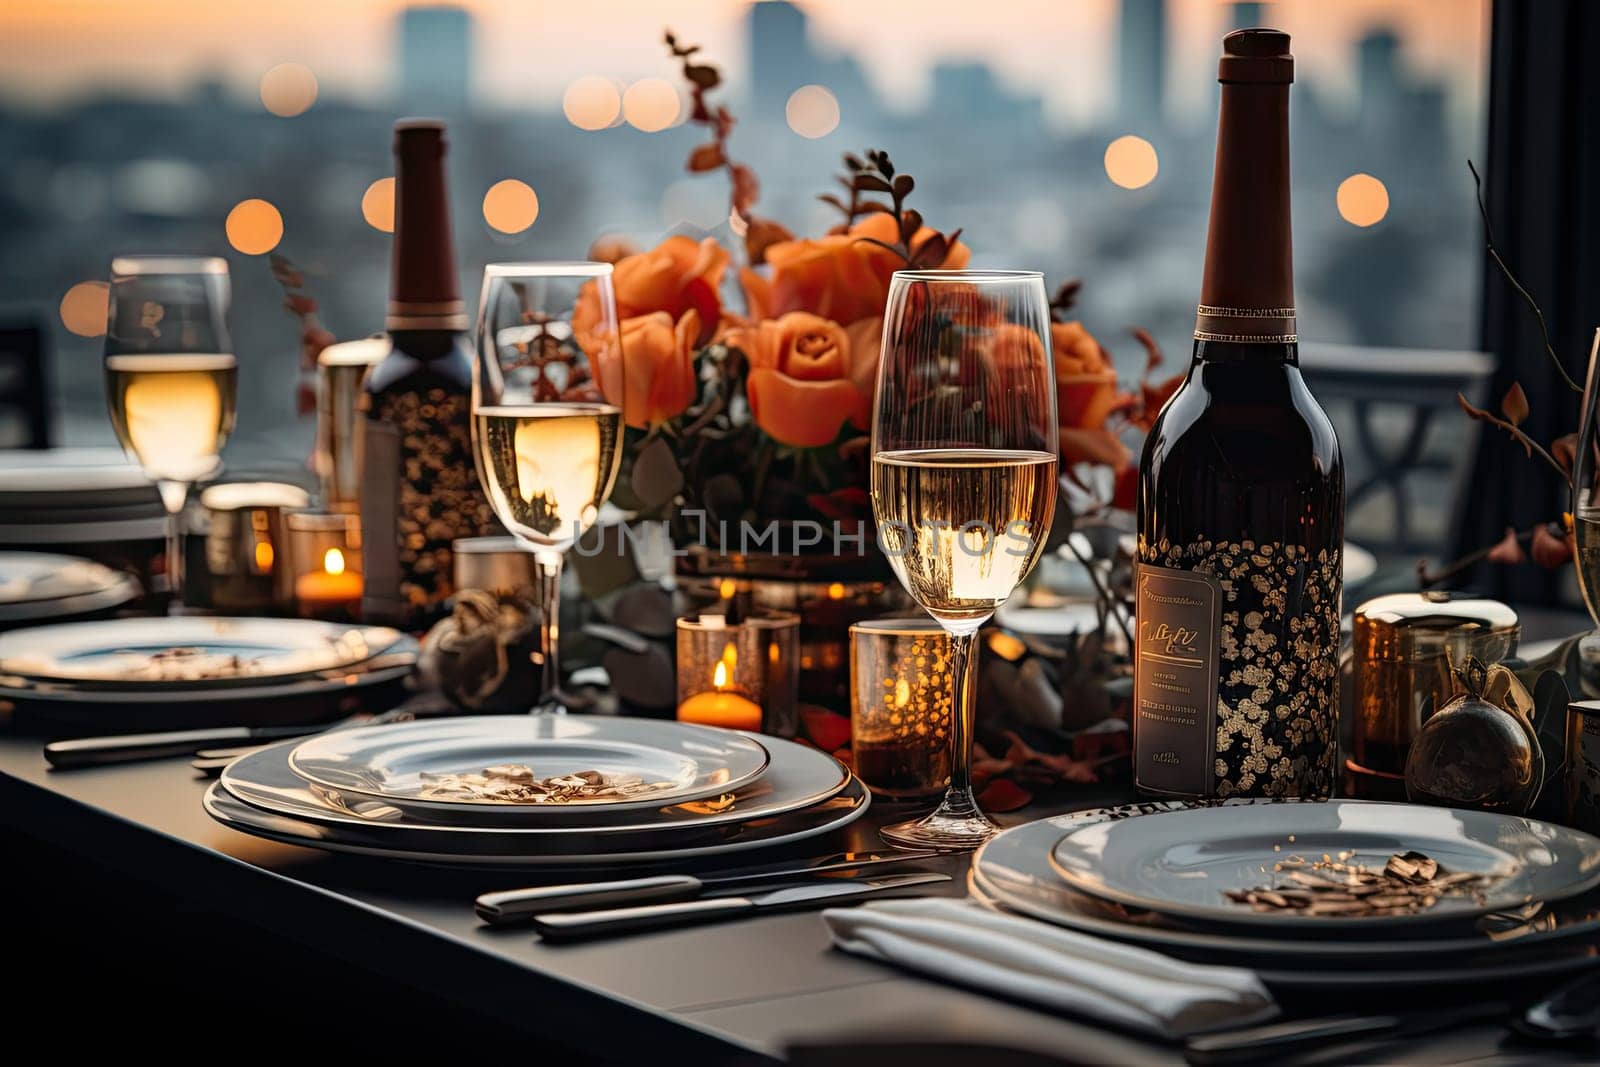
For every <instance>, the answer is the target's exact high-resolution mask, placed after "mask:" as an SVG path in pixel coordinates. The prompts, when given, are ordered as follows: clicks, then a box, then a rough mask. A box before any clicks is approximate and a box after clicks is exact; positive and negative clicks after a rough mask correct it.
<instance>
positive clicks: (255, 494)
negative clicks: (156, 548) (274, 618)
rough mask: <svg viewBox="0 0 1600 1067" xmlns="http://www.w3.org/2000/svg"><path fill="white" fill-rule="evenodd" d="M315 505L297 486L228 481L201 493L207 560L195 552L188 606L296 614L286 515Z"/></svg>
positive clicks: (228, 610) (259, 612)
mask: <svg viewBox="0 0 1600 1067" xmlns="http://www.w3.org/2000/svg"><path fill="white" fill-rule="evenodd" d="M310 502H311V498H310V496H309V494H307V493H306V491H305V490H304V489H301V488H300V487H299V486H297V485H289V484H286V483H283V482H223V483H220V484H217V485H212V486H208V487H206V489H205V490H204V491H202V492H201V494H200V511H201V520H200V521H201V522H202V523H203V524H204V528H205V538H204V540H203V542H202V543H203V546H204V549H203V550H204V558H203V559H196V558H195V557H194V555H193V552H194V550H193V549H190V553H191V554H190V559H189V570H188V573H189V602H190V604H192V605H194V606H195V607H202V608H207V609H209V610H211V611H215V612H218V613H222V614H245V615H272V614H280V613H284V614H286V613H288V612H290V611H292V610H294V586H293V582H292V580H291V576H290V573H289V572H290V566H289V562H288V556H289V550H288V530H287V526H286V524H285V520H286V517H287V516H288V515H289V514H290V513H292V512H294V511H296V510H298V509H301V508H304V507H305V506H306V505H307V504H309V503H310Z"/></svg>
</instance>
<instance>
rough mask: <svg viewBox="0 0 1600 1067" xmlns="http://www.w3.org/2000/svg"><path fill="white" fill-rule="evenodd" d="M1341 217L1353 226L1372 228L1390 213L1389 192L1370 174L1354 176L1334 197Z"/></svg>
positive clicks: (1345, 181)
mask: <svg viewBox="0 0 1600 1067" xmlns="http://www.w3.org/2000/svg"><path fill="white" fill-rule="evenodd" d="M1334 200H1335V202H1337V203H1338V205H1339V215H1340V217H1341V218H1343V219H1344V221H1346V222H1348V223H1349V224H1350V225H1352V226H1371V225H1373V224H1374V223H1377V222H1381V221H1382V220H1383V217H1384V216H1385V215H1387V214H1388V213H1389V190H1388V187H1387V186H1385V185H1384V184H1383V183H1382V182H1381V181H1379V180H1378V179H1376V178H1374V177H1373V176H1372V175H1370V174H1352V175H1350V177H1348V178H1346V179H1345V180H1344V181H1342V182H1340V183H1339V191H1338V193H1337V194H1335V196H1334Z"/></svg>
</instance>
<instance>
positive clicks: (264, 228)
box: [226, 200, 283, 256]
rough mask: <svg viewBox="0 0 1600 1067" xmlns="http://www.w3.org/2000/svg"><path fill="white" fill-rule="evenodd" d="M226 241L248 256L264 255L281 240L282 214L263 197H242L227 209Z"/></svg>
mask: <svg viewBox="0 0 1600 1067" xmlns="http://www.w3.org/2000/svg"><path fill="white" fill-rule="evenodd" d="M226 227H227V231H228V243H229V244H231V245H232V246H233V247H234V248H235V249H236V250H237V251H240V252H243V253H244V254H245V255H247V256H264V255H266V254H267V253H268V252H270V251H272V250H273V249H274V248H277V247H278V242H279V241H281V240H283V216H282V215H280V214H279V213H278V209H277V208H275V207H273V206H272V205H271V204H270V203H268V202H267V201H265V200H241V201H239V202H238V203H237V204H235V205H234V206H233V210H232V211H230V212H228V221H227V223H226Z"/></svg>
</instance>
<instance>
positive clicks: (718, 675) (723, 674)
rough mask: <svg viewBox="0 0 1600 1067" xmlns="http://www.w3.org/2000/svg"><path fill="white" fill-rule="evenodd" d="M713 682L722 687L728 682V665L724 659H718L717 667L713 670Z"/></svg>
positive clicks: (719, 687)
mask: <svg viewBox="0 0 1600 1067" xmlns="http://www.w3.org/2000/svg"><path fill="white" fill-rule="evenodd" d="M711 684H712V685H714V686H716V687H717V688H718V689H722V688H724V687H726V686H727V684H728V667H727V664H725V663H723V662H722V661H720V660H719V661H717V669H716V670H714V671H712V672H711Z"/></svg>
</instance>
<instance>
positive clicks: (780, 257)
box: [739, 212, 972, 322]
mask: <svg viewBox="0 0 1600 1067" xmlns="http://www.w3.org/2000/svg"><path fill="white" fill-rule="evenodd" d="M932 233H933V230H932V229H930V228H928V227H926V226H924V227H923V228H922V229H921V230H919V231H918V232H917V235H916V237H914V238H913V239H912V243H913V245H914V244H915V243H916V242H918V241H921V240H923V239H924V238H926V237H927V236H929V235H930V234H932ZM863 237H872V238H875V239H877V240H879V241H884V242H887V243H893V242H894V241H895V240H896V237H897V233H896V228H895V221H894V219H893V218H892V217H891V216H890V215H888V214H885V213H881V212H880V213H876V214H872V215H868V216H867V217H866V218H864V219H862V220H861V221H860V222H857V223H856V224H855V225H854V226H852V227H850V229H849V231H848V232H847V233H842V234H834V235H831V236H828V237H822V238H819V239H817V240H814V241H806V240H795V241H779V242H777V243H775V244H772V245H769V246H768V247H767V264H768V266H769V267H770V268H771V272H770V274H769V276H767V277H763V276H761V275H759V274H757V273H756V272H755V271H753V270H749V269H748V268H747V269H745V270H741V271H740V272H739V281H740V284H742V285H743V286H744V294H745V302H746V305H747V306H748V309H749V312H750V314H751V315H752V316H753V317H755V318H758V319H774V318H777V317H778V316H780V315H785V314H788V313H789V312H791V311H809V312H811V313H812V314H814V315H820V316H822V317H823V318H825V319H832V320H833V321H834V322H856V321H858V320H860V319H865V318H868V317H870V316H873V315H881V314H883V305H884V301H885V299H886V298H887V297H888V295H889V278H890V276H891V275H893V274H894V272H895V271H897V270H900V269H901V268H902V267H904V266H905V264H904V263H903V262H902V261H901V259H900V257H899V256H897V255H895V254H894V253H893V252H890V251H889V250H888V249H885V248H879V247H878V246H877V245H874V244H870V243H869V242H867V241H863V240H861V238H863ZM971 258H972V250H971V249H969V248H968V247H967V246H966V245H964V244H962V243H961V242H960V241H957V242H956V243H955V244H954V245H952V246H951V248H950V250H949V252H948V253H947V254H946V255H945V258H944V262H943V263H942V264H940V266H941V267H943V268H945V269H950V270H955V269H959V268H961V267H965V266H966V265H967V261H968V260H970V259H971Z"/></svg>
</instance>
